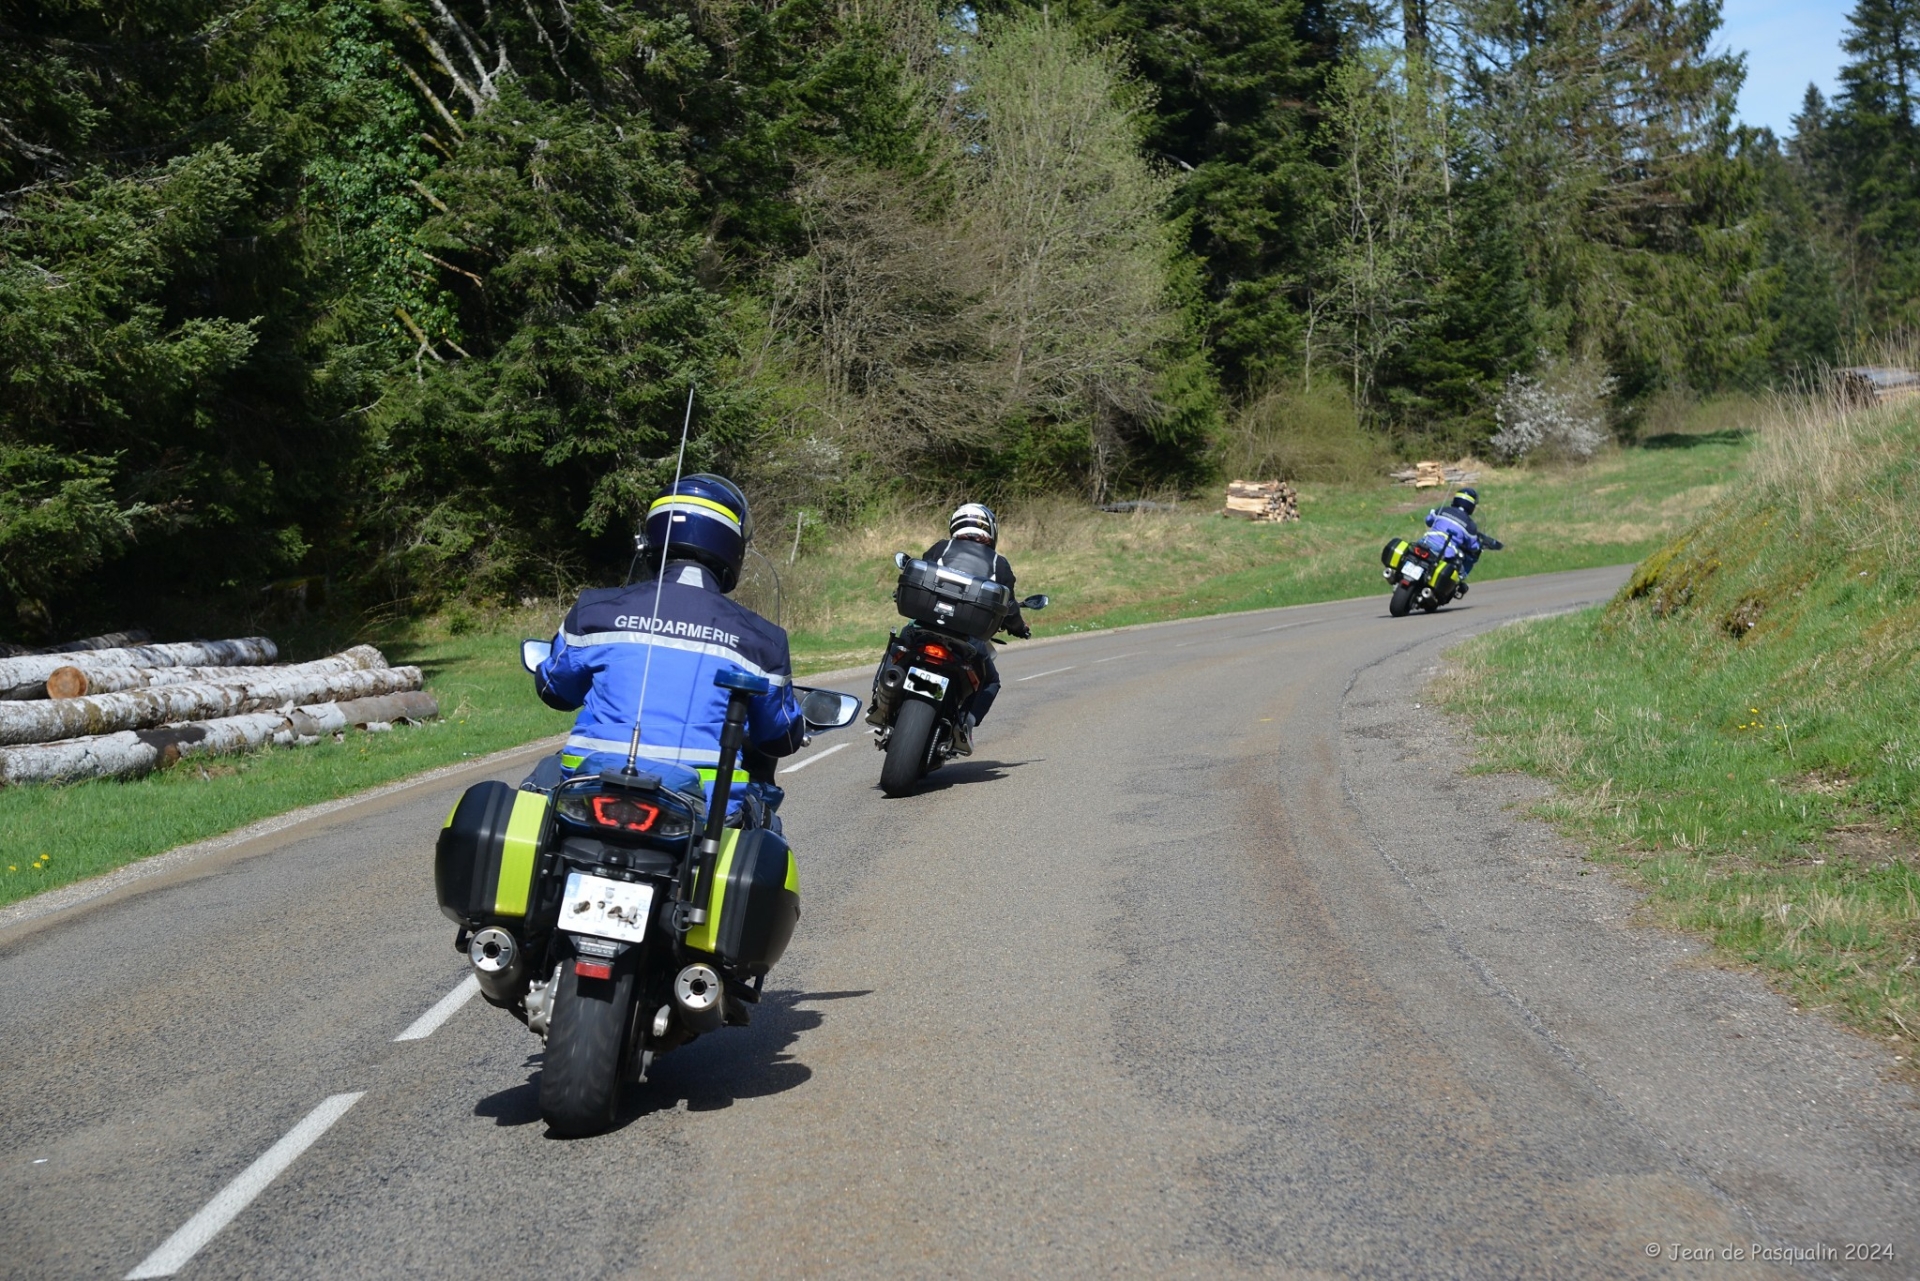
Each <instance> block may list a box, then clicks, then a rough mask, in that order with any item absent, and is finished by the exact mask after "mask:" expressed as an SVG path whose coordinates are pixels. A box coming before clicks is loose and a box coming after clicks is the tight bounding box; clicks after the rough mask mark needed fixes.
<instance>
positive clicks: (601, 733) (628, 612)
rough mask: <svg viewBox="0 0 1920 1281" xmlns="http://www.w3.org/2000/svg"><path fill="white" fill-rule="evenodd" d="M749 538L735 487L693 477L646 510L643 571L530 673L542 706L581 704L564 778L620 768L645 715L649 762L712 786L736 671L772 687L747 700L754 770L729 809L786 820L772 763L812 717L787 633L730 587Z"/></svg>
mask: <svg viewBox="0 0 1920 1281" xmlns="http://www.w3.org/2000/svg"><path fill="white" fill-rule="evenodd" d="M752 536H753V524H752V516H751V513H750V511H749V509H748V506H747V499H746V495H744V494H742V493H741V492H740V489H739V487H738V486H736V485H735V484H734V483H733V482H732V481H729V480H726V479H725V478H723V477H720V476H710V475H705V474H702V475H695V476H687V477H684V478H682V479H681V480H680V481H679V482H677V483H676V484H673V485H669V486H667V487H666V488H665V489H663V490H661V492H660V495H659V496H658V497H657V498H655V499H654V500H653V502H652V504H650V505H649V506H648V508H647V517H646V522H645V525H644V526H643V532H642V535H641V542H640V557H639V564H641V565H642V566H644V567H645V572H643V573H641V574H639V576H638V577H637V579H636V580H635V581H634V582H631V583H628V584H627V585H625V586H623V587H604V588H590V589H588V590H587V591H584V592H582V593H580V599H579V600H577V601H576V602H575V603H574V606H573V608H572V609H571V610H569V611H568V612H567V616H566V619H565V620H564V621H563V622H562V623H561V625H560V631H559V633H558V634H557V635H556V636H555V637H554V639H553V652H552V654H551V655H550V656H549V657H548V658H547V660H546V661H545V662H543V663H541V664H540V665H539V666H538V667H537V668H536V669H535V671H534V675H533V683H534V689H535V690H536V691H537V692H538V693H539V695H540V699H541V701H542V702H544V703H546V704H547V706H549V707H552V708H554V709H556V710H558V711H563V712H570V711H573V710H575V709H576V708H578V709H579V712H580V715H579V718H578V719H577V720H576V721H575V722H574V726H573V732H572V733H571V734H570V735H569V736H568V738H567V742H566V746H565V747H564V748H563V749H562V751H561V755H560V757H559V761H558V764H559V766H560V769H561V771H563V774H564V776H565V777H572V776H574V775H578V774H594V773H598V772H599V771H601V770H606V769H614V770H617V769H620V768H622V767H624V766H625V764H626V761H627V753H628V749H629V747H630V745H631V743H632V741H633V732H634V725H635V722H636V719H637V721H638V723H639V725H640V731H641V739H640V749H639V752H638V757H639V759H640V760H641V761H643V762H645V768H646V771H647V772H648V773H652V774H657V775H659V776H660V778H661V780H662V782H663V783H665V784H666V785H667V786H668V787H670V788H673V789H674V790H677V791H687V792H692V793H696V794H705V793H706V792H707V790H708V789H709V788H710V787H711V786H712V783H713V779H714V774H715V770H716V767H717V766H718V764H719V761H720V731H721V726H722V724H723V723H724V721H725V719H726V714H727V692H726V691H725V690H724V689H719V688H716V687H715V685H714V683H713V678H714V675H715V674H716V673H718V672H720V671H723V670H725V669H727V668H738V669H741V670H743V671H746V672H748V673H750V674H752V675H755V676H764V677H766V678H767V679H768V680H769V681H770V682H771V683H772V688H771V689H769V690H768V691H767V692H766V693H765V694H761V695H759V696H758V697H756V698H754V700H753V702H752V704H751V706H750V708H749V712H748V717H747V750H746V753H745V757H744V761H743V763H744V764H745V766H746V771H745V772H746V775H747V777H745V778H742V777H740V776H739V775H736V776H735V780H734V784H733V788H732V795H731V796H729V797H728V799H727V810H728V814H729V816H730V820H731V821H738V819H739V815H740V813H741V811H742V809H743V808H749V807H750V808H751V809H752V811H753V816H754V818H755V820H756V822H755V825H756V826H771V827H773V828H774V829H775V830H778V829H779V817H778V815H777V814H773V813H771V807H772V805H777V804H778V803H779V802H778V793H777V789H775V788H774V786H773V764H774V759H775V758H777V757H781V756H786V755H788V754H790V753H792V752H794V751H797V750H798V749H799V748H800V747H801V746H802V745H803V744H804V743H805V742H806V722H805V721H804V720H803V719H802V717H801V713H800V705H799V702H798V700H797V699H796V698H795V696H794V693H793V666H792V662H791V659H790V657H789V654H788V648H787V633H786V632H785V631H784V630H783V629H782V628H780V627H778V626H776V625H775V624H773V623H770V622H768V621H767V620H766V619H764V618H762V617H760V616H759V615H758V614H756V613H754V612H753V611H752V610H750V609H748V608H747V607H746V606H744V605H741V604H739V603H737V602H735V601H733V600H729V599H728V596H727V594H728V593H729V592H731V591H732V590H733V589H734V587H735V585H736V584H737V583H738V582H739V581H740V569H741V565H742V564H743V562H744V561H745V559H746V552H747V544H748V542H749V541H750V540H751V539H752ZM663 556H664V559H665V565H664V566H662V564H661V560H662V557H663ZM656 585H657V586H656ZM649 662H650V663H651V668H650V669H649ZM551 781H552V782H558V781H559V780H558V779H557V778H555V779H553V780H551ZM708 800H709V804H711V803H712V798H711V797H709V798H708ZM769 802H770V803H769Z"/></svg>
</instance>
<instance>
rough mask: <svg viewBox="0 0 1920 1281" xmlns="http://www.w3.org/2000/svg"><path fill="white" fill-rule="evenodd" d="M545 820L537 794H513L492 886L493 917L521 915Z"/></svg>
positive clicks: (544, 806)
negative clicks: (496, 881) (494, 883)
mask: <svg viewBox="0 0 1920 1281" xmlns="http://www.w3.org/2000/svg"><path fill="white" fill-rule="evenodd" d="M546 818H547V797H546V796H545V795H543V794H542V793H540V792H515V793H514V795H513V813H512V814H511V815H509V816H508V818H507V834H506V836H505V838H504V839H503V840H502V842H501V848H500V880H499V882H498V884H497V885H495V887H494V894H493V911H494V915H496V916H525V915H526V914H527V891H528V890H529V889H530V888H532V886H533V860H534V858H535V857H536V856H537V855H538V854H539V853H540V829H541V827H542V826H543V825H544V824H545V822H546Z"/></svg>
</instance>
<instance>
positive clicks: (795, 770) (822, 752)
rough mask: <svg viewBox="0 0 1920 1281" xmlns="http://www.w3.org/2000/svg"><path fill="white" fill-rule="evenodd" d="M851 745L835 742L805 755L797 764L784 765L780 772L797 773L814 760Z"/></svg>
mask: <svg viewBox="0 0 1920 1281" xmlns="http://www.w3.org/2000/svg"><path fill="white" fill-rule="evenodd" d="M852 746H853V744H852V743H835V744H834V745H833V746H832V747H828V748H823V749H822V750H820V751H817V752H815V753H814V754H813V755H812V756H809V757H807V759H806V760H804V761H801V762H799V763H798V764H794V765H788V766H785V767H784V768H782V769H781V771H780V772H781V773H782V774H798V773H799V772H800V771H801V770H803V769H805V768H806V767H807V766H809V765H811V764H813V763H814V762H815V761H817V760H819V759H821V758H822V757H825V756H832V755H833V754H834V753H835V752H837V751H839V750H840V749H841V748H843V747H852Z"/></svg>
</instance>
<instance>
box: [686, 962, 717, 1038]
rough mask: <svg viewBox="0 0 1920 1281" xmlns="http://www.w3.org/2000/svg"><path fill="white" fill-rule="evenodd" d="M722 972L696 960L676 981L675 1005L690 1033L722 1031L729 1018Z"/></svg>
mask: <svg viewBox="0 0 1920 1281" xmlns="http://www.w3.org/2000/svg"><path fill="white" fill-rule="evenodd" d="M724 995H725V988H724V987H723V986H722V985H721V982H720V975H719V972H718V971H716V970H715V969H714V968H713V967H712V966H711V965H706V964H703V963H701V962H698V961H696V962H695V963H694V964H692V965H689V966H688V967H687V968H686V969H684V970H681V971H680V974H679V976H678V977H677V978H675V979H674V980H673V1004H674V1008H675V1009H677V1010H678V1011H679V1012H680V1021H681V1022H682V1023H684V1024H686V1027H687V1030H688V1031H689V1032H714V1031H718V1030H719V1028H720V1025H721V1023H722V1022H724V1021H725V1019H726V1009H725V1001H724V999H723V998H724Z"/></svg>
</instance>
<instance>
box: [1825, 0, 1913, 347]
mask: <svg viewBox="0 0 1920 1281" xmlns="http://www.w3.org/2000/svg"><path fill="white" fill-rule="evenodd" d="M1841 48H1842V49H1844V50H1845V51H1846V52H1847V53H1848V54H1850V55H1851V61H1849V62H1847V63H1846V64H1845V65H1843V66H1842V67H1841V69H1840V92H1839V94H1838V96H1837V98H1836V101H1835V102H1834V104H1833V108H1832V110H1831V111H1830V112H1829V113H1827V115H1826V118H1825V120H1824V121H1823V122H1822V126H1823V127H1822V129H1821V130H1820V133H1821V135H1822V136H1821V137H1820V139H1819V143H1818V147H1819V152H1818V154H1819V155H1820V157H1821V159H1822V161H1823V163H1824V164H1825V165H1826V166H1828V167H1829V172H1831V173H1837V175H1838V176H1839V185H1840V187H1841V189H1842V192H1843V195H1842V202H1843V204H1844V207H1845V209H1846V212H1847V213H1848V215H1849V216H1850V219H1851V221H1852V223H1853V230H1854V232H1855V235H1856V236H1857V237H1858V243H1859V247H1860V250H1861V255H1862V258H1863V259H1864V262H1863V264H1862V266H1863V273H1862V274H1863V279H1862V282H1861V283H1862V290H1861V292H1862V293H1863V295H1864V299H1865V303H1864V305H1865V315H1864V317H1863V320H1864V321H1865V323H1866V325H1867V326H1869V327H1871V328H1875V329H1886V328H1892V327H1898V326H1911V325H1914V324H1916V323H1920V132H1917V126H1920V122H1917V121H1916V119H1915V106H1916V102H1915V99H1916V95H1920V0H1859V2H1858V3H1857V4H1856V5H1855V6H1854V9H1853V12H1852V13H1851V14H1850V15H1849V16H1848V27H1847V34H1846V36H1845V37H1844V38H1843V39H1842V41H1841ZM1812 141H1813V140H1812V138H1811V137H1810V138H1809V142H1810V143H1811V142H1812Z"/></svg>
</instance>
